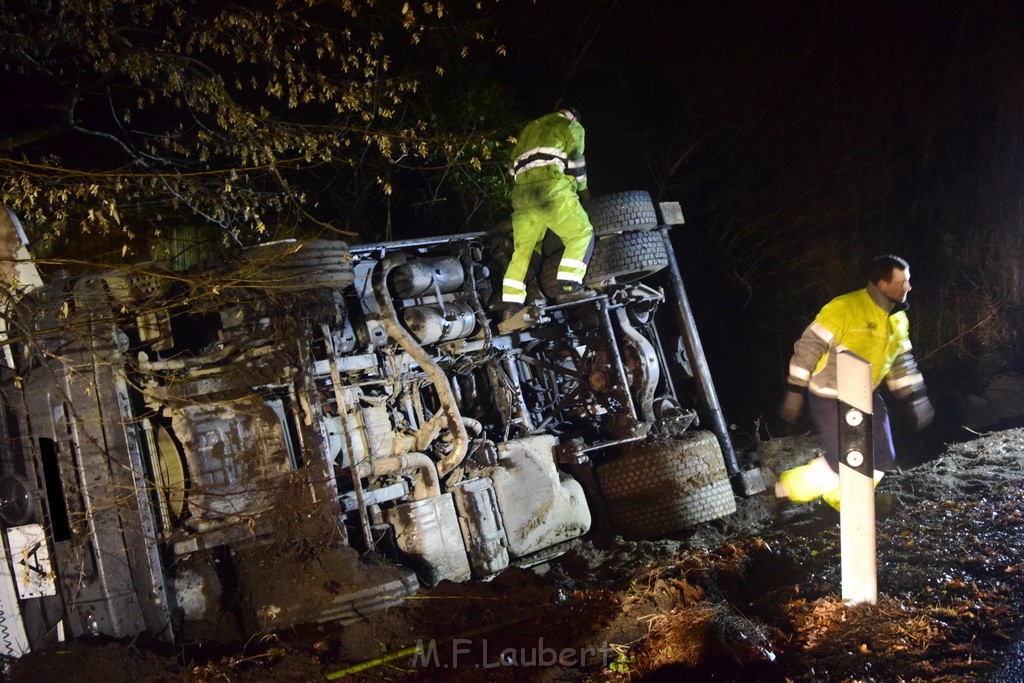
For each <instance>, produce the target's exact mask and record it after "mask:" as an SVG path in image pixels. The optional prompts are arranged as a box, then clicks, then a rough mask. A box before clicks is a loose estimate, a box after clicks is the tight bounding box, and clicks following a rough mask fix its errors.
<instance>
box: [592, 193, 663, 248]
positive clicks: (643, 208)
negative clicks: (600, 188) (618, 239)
mask: <svg viewBox="0 0 1024 683" xmlns="http://www.w3.org/2000/svg"><path fill="white" fill-rule="evenodd" d="M581 204H583V209H584V210H585V211H586V212H587V216H589V217H590V224H591V225H593V226H594V234H595V235H597V236H598V237H600V236H601V235H611V234H614V233H617V232H625V231H627V230H641V231H643V230H650V229H651V228H656V227H658V214H657V212H656V211H655V210H654V202H653V201H651V194H650V193H649V192H648V191H647V190H631V191H629V192H613V193H612V194H605V195H600V196H597V197H591V198H590V199H584V200H582V201H581Z"/></svg>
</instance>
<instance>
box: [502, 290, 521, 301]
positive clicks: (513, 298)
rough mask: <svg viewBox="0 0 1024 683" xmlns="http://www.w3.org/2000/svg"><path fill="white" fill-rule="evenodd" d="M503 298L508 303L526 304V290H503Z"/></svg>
mask: <svg viewBox="0 0 1024 683" xmlns="http://www.w3.org/2000/svg"><path fill="white" fill-rule="evenodd" d="M501 300H502V301H504V302H505V303H508V304H525V303H526V292H523V293H522V294H511V293H509V292H502V294H501Z"/></svg>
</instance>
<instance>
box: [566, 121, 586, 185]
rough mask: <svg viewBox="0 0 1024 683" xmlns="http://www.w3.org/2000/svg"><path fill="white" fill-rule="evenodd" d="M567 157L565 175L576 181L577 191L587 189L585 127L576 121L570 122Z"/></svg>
mask: <svg viewBox="0 0 1024 683" xmlns="http://www.w3.org/2000/svg"><path fill="white" fill-rule="evenodd" d="M568 137H569V139H568V140H567V145H566V155H567V157H568V160H567V163H566V168H565V173H566V175H568V176H571V177H572V178H574V179H575V180H576V191H577V192H583V191H584V190H586V189H587V160H586V159H585V158H584V157H583V150H584V148H585V147H586V133H585V132H584V130H583V126H582V125H580V124H579V123H576V122H575V121H570V122H569V130H568Z"/></svg>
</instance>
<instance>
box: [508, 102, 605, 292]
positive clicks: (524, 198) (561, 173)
mask: <svg viewBox="0 0 1024 683" xmlns="http://www.w3.org/2000/svg"><path fill="white" fill-rule="evenodd" d="M583 148H584V131H583V126H582V125H581V124H580V121H579V113H578V112H577V111H576V109H574V108H573V107H563V108H561V109H559V110H558V111H556V112H553V113H551V114H546V115H544V116H542V117H540V118H539V119H534V120H533V121H530V122H529V123H528V124H526V126H525V127H524V128H523V130H522V132H521V133H520V134H519V139H518V140H517V142H516V146H515V148H514V149H513V150H512V168H511V173H512V176H513V177H514V178H515V185H514V186H513V187H512V233H513V240H514V246H515V249H514V251H513V253H512V258H511V259H510V260H509V264H508V269H507V270H506V271H505V279H504V280H503V281H502V296H501V299H502V301H505V302H507V303H511V304H523V303H525V301H526V273H527V270H528V269H529V266H530V259H531V258H532V257H533V252H534V249H535V248H536V246H537V245H538V244H539V243H540V242H541V240H542V239H544V233H546V232H547V231H548V230H551V231H552V232H554V233H555V234H556V235H557V236H558V238H559V239H560V240H562V244H563V245H564V247H565V248H564V251H563V253H562V260H561V261H560V262H559V264H558V275H557V279H558V282H559V285H560V291H561V292H562V293H563V294H564V295H573V294H575V293H577V292H578V291H580V289H581V288H582V283H583V276H584V275H585V274H586V272H587V263H589V261H590V256H591V254H592V253H593V250H594V229H593V227H592V226H591V225H590V219H589V218H588V217H587V212H586V211H584V210H583V206H582V205H581V204H580V200H579V193H580V192H583V191H585V190H586V189H587V165H586V161H585V160H584V158H583Z"/></svg>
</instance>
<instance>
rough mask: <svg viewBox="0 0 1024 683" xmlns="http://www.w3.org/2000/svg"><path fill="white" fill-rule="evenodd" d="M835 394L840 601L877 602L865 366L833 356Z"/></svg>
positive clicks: (850, 356)
mask: <svg viewBox="0 0 1024 683" xmlns="http://www.w3.org/2000/svg"><path fill="white" fill-rule="evenodd" d="M837 362H838V377H837V380H838V381H837V388H838V390H839V500H840V506H839V507H840V512H839V540H840V546H839V548H840V551H839V552H840V557H841V560H842V570H843V600H844V601H846V602H849V603H859V602H866V603H869V604H872V605H874V604H876V603H877V602H878V567H877V564H876V553H875V477H874V475H875V467H874V463H875V460H874V456H873V448H872V428H871V420H872V400H871V364H870V363H868V362H867V361H866V360H864V359H863V358H861V357H860V356H858V355H857V354H855V353H853V352H851V351H841V352H840V353H839V355H838V357H837Z"/></svg>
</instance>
